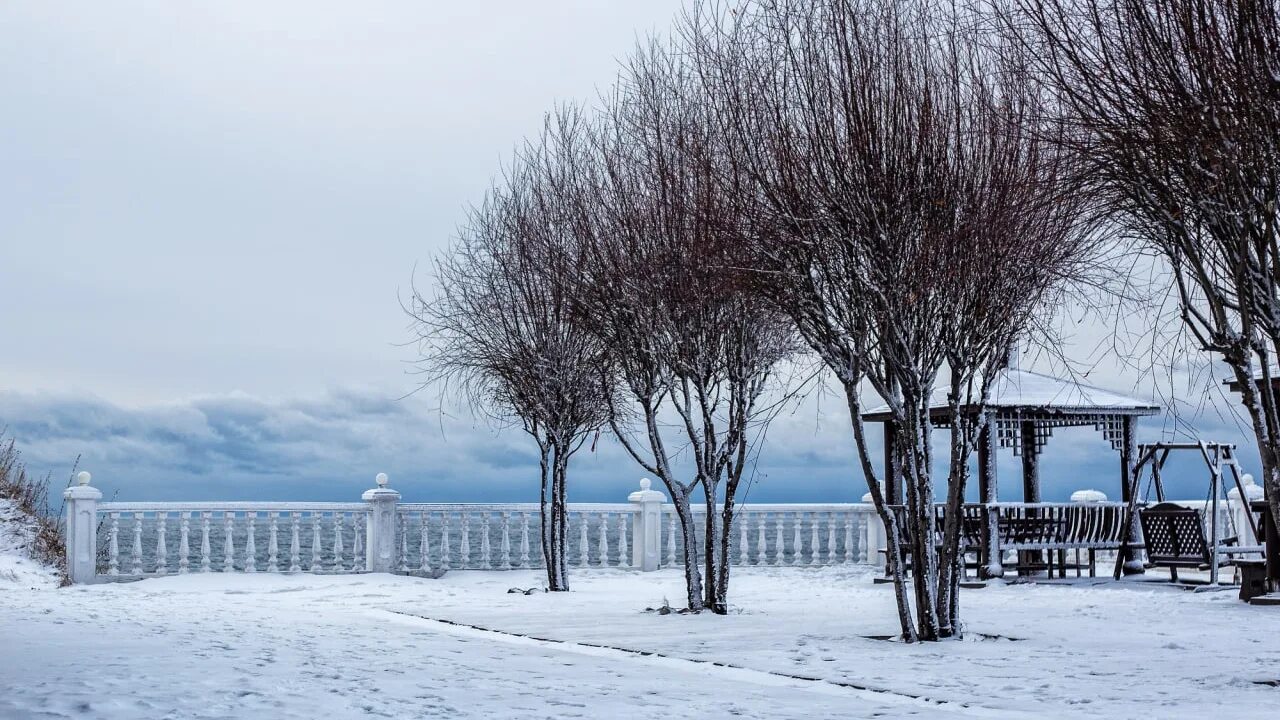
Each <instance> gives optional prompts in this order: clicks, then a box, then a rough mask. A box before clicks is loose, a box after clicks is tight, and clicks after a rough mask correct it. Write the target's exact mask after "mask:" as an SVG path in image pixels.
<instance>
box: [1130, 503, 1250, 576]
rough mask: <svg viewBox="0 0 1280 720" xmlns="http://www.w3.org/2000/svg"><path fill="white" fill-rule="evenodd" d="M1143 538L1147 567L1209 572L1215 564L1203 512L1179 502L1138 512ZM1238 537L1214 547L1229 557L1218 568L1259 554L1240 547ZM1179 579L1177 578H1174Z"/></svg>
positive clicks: (1229, 538)
mask: <svg viewBox="0 0 1280 720" xmlns="http://www.w3.org/2000/svg"><path fill="white" fill-rule="evenodd" d="M1138 518H1139V521H1140V522H1141V523H1142V536H1143V539H1144V540H1145V543H1144V545H1143V546H1142V547H1145V548H1146V551H1147V564H1148V565H1150V566H1155V567H1167V568H1171V569H1174V570H1176V569H1177V568H1195V569H1197V570H1205V569H1208V568H1209V566H1210V565H1211V563H1212V557H1211V556H1210V554H1209V543H1208V541H1207V540H1205V537H1204V524H1203V523H1202V522H1201V520H1200V512H1199V511H1198V510H1195V509H1194V508H1189V507H1183V506H1182V505H1178V504H1176V503H1168V502H1165V503H1160V504H1159V505H1154V506H1152V507H1149V508H1142V509H1141V510H1139V511H1138ZM1238 543H1239V539H1238V538H1236V537H1226V538H1221V539H1220V540H1219V541H1218V547H1217V548H1215V550H1216V552H1217V554H1218V555H1225V556H1226V557H1225V558H1223V559H1222V561H1221V562H1219V563H1218V565H1219V567H1223V566H1228V565H1233V564H1235V563H1236V560H1235V558H1234V556H1235V555H1242V554H1248V553H1254V552H1258V550H1259V548H1255V547H1240V546H1239V545H1238ZM1175 578H1176V576H1175Z"/></svg>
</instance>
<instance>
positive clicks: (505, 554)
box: [501, 512, 511, 570]
mask: <svg viewBox="0 0 1280 720" xmlns="http://www.w3.org/2000/svg"><path fill="white" fill-rule="evenodd" d="M501 568H502V569H503V570H510V569H511V513H509V512H503V513H502V565H501Z"/></svg>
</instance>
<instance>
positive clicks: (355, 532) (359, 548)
mask: <svg viewBox="0 0 1280 720" xmlns="http://www.w3.org/2000/svg"><path fill="white" fill-rule="evenodd" d="M368 531H369V525H368V523H367V521H366V519H365V515H364V514H363V513H356V514H355V515H354V516H353V517H352V518H351V571H352V572H360V571H361V570H364V569H366V568H368V567H370V566H371V564H367V563H366V562H365V561H366V559H367V558H366V557H365V555H366V554H367V553H366V552H365V533H367V532H368ZM392 545H395V538H392Z"/></svg>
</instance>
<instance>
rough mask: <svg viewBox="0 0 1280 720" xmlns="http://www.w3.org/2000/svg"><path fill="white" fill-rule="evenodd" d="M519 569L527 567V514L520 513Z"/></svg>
mask: <svg viewBox="0 0 1280 720" xmlns="http://www.w3.org/2000/svg"><path fill="white" fill-rule="evenodd" d="M520 567H522V568H527V567H529V513H527V512H522V513H520Z"/></svg>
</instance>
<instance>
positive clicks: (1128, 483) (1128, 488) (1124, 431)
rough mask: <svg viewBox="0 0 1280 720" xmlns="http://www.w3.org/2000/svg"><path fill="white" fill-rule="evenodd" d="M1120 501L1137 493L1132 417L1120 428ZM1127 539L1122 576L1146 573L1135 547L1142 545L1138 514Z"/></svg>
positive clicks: (1141, 552) (1143, 557) (1131, 521)
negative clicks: (1134, 475) (1134, 474)
mask: <svg viewBox="0 0 1280 720" xmlns="http://www.w3.org/2000/svg"><path fill="white" fill-rule="evenodd" d="M1120 433H1121V434H1120V437H1121V443H1120V499H1121V500H1123V501H1124V502H1125V503H1126V504H1127V503H1129V502H1131V501H1132V500H1133V497H1132V496H1133V494H1134V493H1136V492H1137V491H1138V487H1137V485H1136V484H1135V483H1134V482H1133V479H1134V478H1133V473H1134V465H1135V464H1137V462H1138V437H1137V429H1136V427H1135V423H1134V418H1133V416H1132V415H1125V416H1124V418H1123V419H1122V420H1121V426H1120ZM1128 534H1129V537H1128V542H1127V545H1128V547H1127V548H1126V549H1125V558H1124V566H1123V568H1124V574H1125V575H1139V574H1142V573H1145V572H1146V559H1147V558H1146V552H1145V551H1144V550H1141V549H1139V548H1137V547H1135V546H1136V545H1141V544H1142V542H1143V541H1142V525H1141V524H1140V523H1139V522H1138V513H1133V517H1131V518H1130V519H1129V531H1128Z"/></svg>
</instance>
